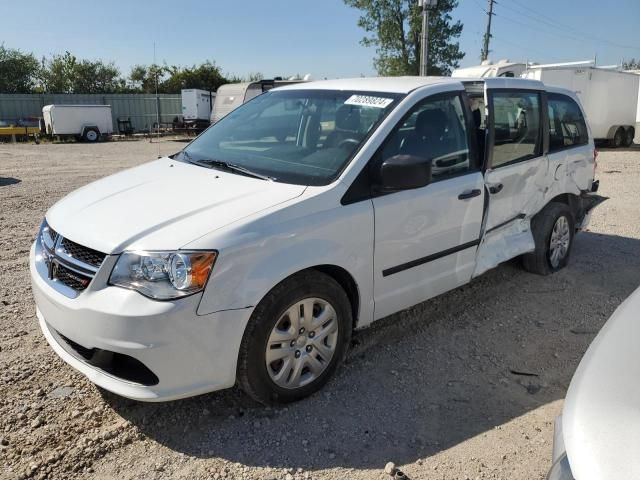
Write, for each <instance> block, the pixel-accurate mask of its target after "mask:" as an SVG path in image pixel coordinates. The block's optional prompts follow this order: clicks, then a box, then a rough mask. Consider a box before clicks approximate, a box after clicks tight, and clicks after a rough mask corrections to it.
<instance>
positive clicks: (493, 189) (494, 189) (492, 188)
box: [489, 183, 504, 195]
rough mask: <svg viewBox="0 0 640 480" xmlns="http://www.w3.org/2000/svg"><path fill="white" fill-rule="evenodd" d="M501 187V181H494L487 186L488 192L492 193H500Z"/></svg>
mask: <svg viewBox="0 0 640 480" xmlns="http://www.w3.org/2000/svg"><path fill="white" fill-rule="evenodd" d="M502 187H504V185H502V184H501V183H494V184H493V185H490V186H489V193H491V194H494V195H495V194H496V193H500V191H502Z"/></svg>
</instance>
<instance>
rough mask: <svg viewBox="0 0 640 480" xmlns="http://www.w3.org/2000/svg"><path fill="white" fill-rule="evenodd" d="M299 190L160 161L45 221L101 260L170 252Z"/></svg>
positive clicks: (69, 200)
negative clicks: (110, 256) (141, 252)
mask: <svg viewBox="0 0 640 480" xmlns="http://www.w3.org/2000/svg"><path fill="white" fill-rule="evenodd" d="M304 190H305V187H304V186H301V185H289V184H284V183H276V182H270V181H265V180H260V179H257V178H252V177H247V176H243V175H236V174H233V173H228V172H225V171H221V170H215V169H209V168H205V167H201V166H197V165H192V164H187V163H183V162H178V161H175V160H172V159H170V158H162V159H159V160H156V161H153V162H150V163H146V164H144V165H141V166H139V167H135V168H132V169H129V170H125V171H123V172H120V173H117V174H115V175H111V176H109V177H105V178H103V179H101V180H98V181H96V182H93V183H90V184H89V185H86V186H85V187H82V188H80V189H78V190H76V191H74V192H72V193H71V194H69V195H67V196H66V197H64V198H63V199H62V200H60V201H59V202H58V203H56V204H55V205H54V206H53V207H51V209H50V210H49V211H48V212H47V221H48V222H49V224H50V225H51V227H52V228H53V229H54V230H56V231H57V232H58V233H60V234H61V235H63V236H64V237H68V238H69V239H71V240H73V241H74V242H76V243H79V244H81V245H84V246H87V247H90V248H93V249H95V250H98V251H101V252H104V253H120V252H122V251H123V250H172V249H178V248H180V247H182V246H184V245H186V244H187V243H189V242H191V241H193V240H195V239H197V238H199V237H201V236H203V235H205V234H207V233H209V232H212V231H214V230H217V229H219V228H221V227H224V226H225V225H228V224H230V223H232V222H234V221H236V220H239V219H241V218H243V217H246V216H248V215H251V214H254V213H257V212H259V211H261V210H264V209H267V208H270V207H272V206H274V205H277V204H279V203H282V202H285V201H287V200H290V199H292V198H295V197H297V196H299V195H301V194H302V192H304ZM212 248H213V247H212Z"/></svg>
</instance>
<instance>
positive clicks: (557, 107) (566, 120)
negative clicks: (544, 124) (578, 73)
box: [547, 93, 589, 152]
mask: <svg viewBox="0 0 640 480" xmlns="http://www.w3.org/2000/svg"><path fill="white" fill-rule="evenodd" d="M547 99H548V104H549V152H557V151H558V150H563V149H565V148H570V147H575V146H579V145H586V144H587V143H589V131H588V130H587V123H586V122H585V120H584V116H583V115H582V111H581V110H580V107H579V106H578V104H577V103H576V102H575V100H573V98H571V97H568V96H566V95H562V94H559V93H550V94H548V96H547Z"/></svg>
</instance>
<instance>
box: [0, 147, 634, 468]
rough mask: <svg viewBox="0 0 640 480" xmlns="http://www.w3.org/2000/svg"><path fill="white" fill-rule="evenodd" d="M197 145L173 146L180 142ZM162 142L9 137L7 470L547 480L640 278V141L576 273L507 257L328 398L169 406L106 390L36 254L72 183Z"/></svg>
mask: <svg viewBox="0 0 640 480" xmlns="http://www.w3.org/2000/svg"><path fill="white" fill-rule="evenodd" d="M182 146H183V144H181V143H174V142H169V141H162V142H161V143H160V150H161V152H162V153H163V154H168V153H172V152H175V151H177V150H179V149H180V148H181V147H182ZM157 147H158V146H157V145H156V144H150V143H148V141H141V142H126V143H115V142H113V143H103V144H97V145H84V144H66V145H55V144H53V145H52V144H49V145H0V178H4V179H7V178H10V179H16V180H19V182H13V181H12V182H6V183H4V184H1V183H0V185H1V186H0V205H1V209H0V226H1V227H2V228H0V268H2V274H1V276H0V327H1V329H0V349H1V350H0V478H25V477H31V478H99V479H121V478H139V479H149V478H158V479H161V478H185V479H187V478H188V479H194V478H246V479H269V478H277V479H280V478H301V479H302V478H318V479H336V480H337V479H346V478H348V479H363V480H364V479H371V478H383V470H382V469H383V468H384V466H385V464H386V463H387V462H388V461H393V462H395V463H396V464H397V465H398V466H399V467H400V468H402V470H403V471H404V472H405V473H406V474H407V475H409V476H410V477H411V478H413V479H460V478H462V479H464V478H503V479H509V480H517V479H522V480H531V479H543V478H545V475H546V472H547V471H548V469H549V466H550V465H549V464H550V455H551V443H552V434H553V420H554V418H555V417H556V415H558V413H559V412H560V410H561V406H562V401H561V400H562V398H563V397H564V395H565V392H566V388H567V386H568V383H569V381H570V379H571V376H572V375H573V372H574V370H575V368H576V366H577V364H578V362H579V360H580V358H581V356H582V354H583V353H584V351H585V349H586V348H587V346H588V345H589V343H590V342H591V340H592V339H593V337H594V335H595V334H596V332H597V331H598V330H599V328H600V327H601V326H602V324H603V323H604V322H605V321H606V319H607V318H608V317H609V315H610V314H611V313H612V312H613V310H614V309H615V308H616V307H617V306H618V305H619V304H620V303H621V302H622V300H623V299H624V298H625V297H627V296H628V295H629V294H630V293H631V292H632V291H633V290H634V289H635V288H636V287H637V286H638V284H640V255H639V253H640V223H639V222H638V218H640V204H638V202H637V192H638V191H639V190H640V152H638V151H624V152H615V151H606V152H601V154H600V156H599V158H598V162H599V171H600V172H607V171H610V172H615V171H620V172H623V175H610V174H605V173H603V174H602V175H600V178H601V193H602V194H603V195H605V196H608V197H611V198H610V200H608V201H607V202H605V203H604V204H603V205H601V206H600V207H598V209H597V210H596V212H595V213H594V215H593V218H592V224H591V227H590V230H589V231H588V232H585V233H582V234H580V235H578V236H577V238H576V243H575V249H574V251H573V254H572V258H571V261H570V265H569V267H568V268H567V269H565V270H563V271H562V272H560V273H557V274H555V275H553V276H550V277H538V276H535V275H531V274H528V273H526V272H524V271H523V270H521V269H520V268H519V266H518V263H517V262H515V261H514V262H509V263H507V264H505V265H502V266H500V267H498V268H496V269H494V270H492V271H490V272H488V273H487V274H485V275H483V276H481V277H480V278H478V279H476V280H474V281H473V282H472V283H471V284H469V285H467V286H464V287H462V288H459V289H457V290H455V291H452V292H449V293H447V294H445V295H442V296H440V297H438V298H436V299H434V300H431V301H429V302H425V303H423V304H421V305H418V306H416V307H414V308H412V309H410V310H407V311H405V312H402V313H400V314H397V315H394V316H393V317H390V318H387V319H385V320H382V321H380V322H377V323H376V324H374V325H373V326H372V327H371V328H369V329H367V330H365V331H363V332H359V333H358V334H356V335H355V337H354V341H353V348H352V349H351V352H350V354H349V356H348V359H347V363H346V365H345V366H344V367H343V368H342V369H341V370H340V371H339V373H338V375H337V377H336V378H335V379H334V380H333V381H331V382H330V383H329V384H328V385H327V386H326V388H325V389H324V390H323V391H322V392H320V393H319V394H317V395H315V396H313V397H312V398H309V399H308V400H305V401H303V402H300V403H297V404H294V405H290V406H289V407H287V408H278V409H269V408H263V407H260V406H258V405H256V404H254V403H253V402H251V401H250V400H249V399H248V398H247V397H245V396H244V395H243V394H242V393H241V392H239V391H238V390H235V389H232V390H227V391H223V392H218V393H213V394H209V395H204V396H200V397H196V398H193V399H189V400H183V401H178V402H172V403H166V404H144V403H138V402H134V401H129V400H125V399H122V398H119V397H116V396H114V395H111V394H108V393H104V392H101V391H99V390H98V389H97V388H96V387H95V386H93V385H92V384H91V383H89V382H88V381H87V380H86V379H85V378H84V377H83V376H82V375H80V374H78V373H76V372H75V371H74V370H73V369H71V368H70V367H68V366H67V365H66V364H65V363H63V362H62V361H61V360H59V359H58V357H57V356H56V355H55V354H54V353H53V351H52V350H51V349H50V348H49V347H48V345H47V343H46V341H45V340H44V338H43V336H42V334H41V333H40V331H39V329H38V325H37V321H36V318H35V309H34V305H33V300H32V297H31V292H30V286H29V274H28V258H27V257H28V251H29V247H30V244H31V242H32V241H33V238H34V237H35V234H36V232H37V229H38V226H39V224H40V222H41V220H42V217H43V215H44V213H45V212H46V210H47V209H48V208H49V207H50V206H51V205H52V204H53V203H54V202H55V201H57V200H58V199H60V198H61V197H63V196H64V195H66V194H67V193H68V192H70V191H71V190H74V189H75V188H78V187H80V186H82V185H85V184H87V183H89V182H90V181H92V180H95V179H97V178H100V177H103V176H105V175H108V174H111V173H113V172H116V171H119V170H122V169H124V168H127V167H131V166H135V165H138V164H140V163H143V162H145V161H148V160H152V159H154V158H156V156H157Z"/></svg>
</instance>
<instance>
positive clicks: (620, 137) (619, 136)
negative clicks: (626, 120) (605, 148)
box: [610, 127, 625, 148]
mask: <svg viewBox="0 0 640 480" xmlns="http://www.w3.org/2000/svg"><path fill="white" fill-rule="evenodd" d="M624 137H625V132H624V128H622V127H619V128H618V129H617V130H616V133H615V134H614V135H613V138H612V139H611V142H610V144H611V147H613V148H620V147H622V146H623V145H624Z"/></svg>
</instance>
